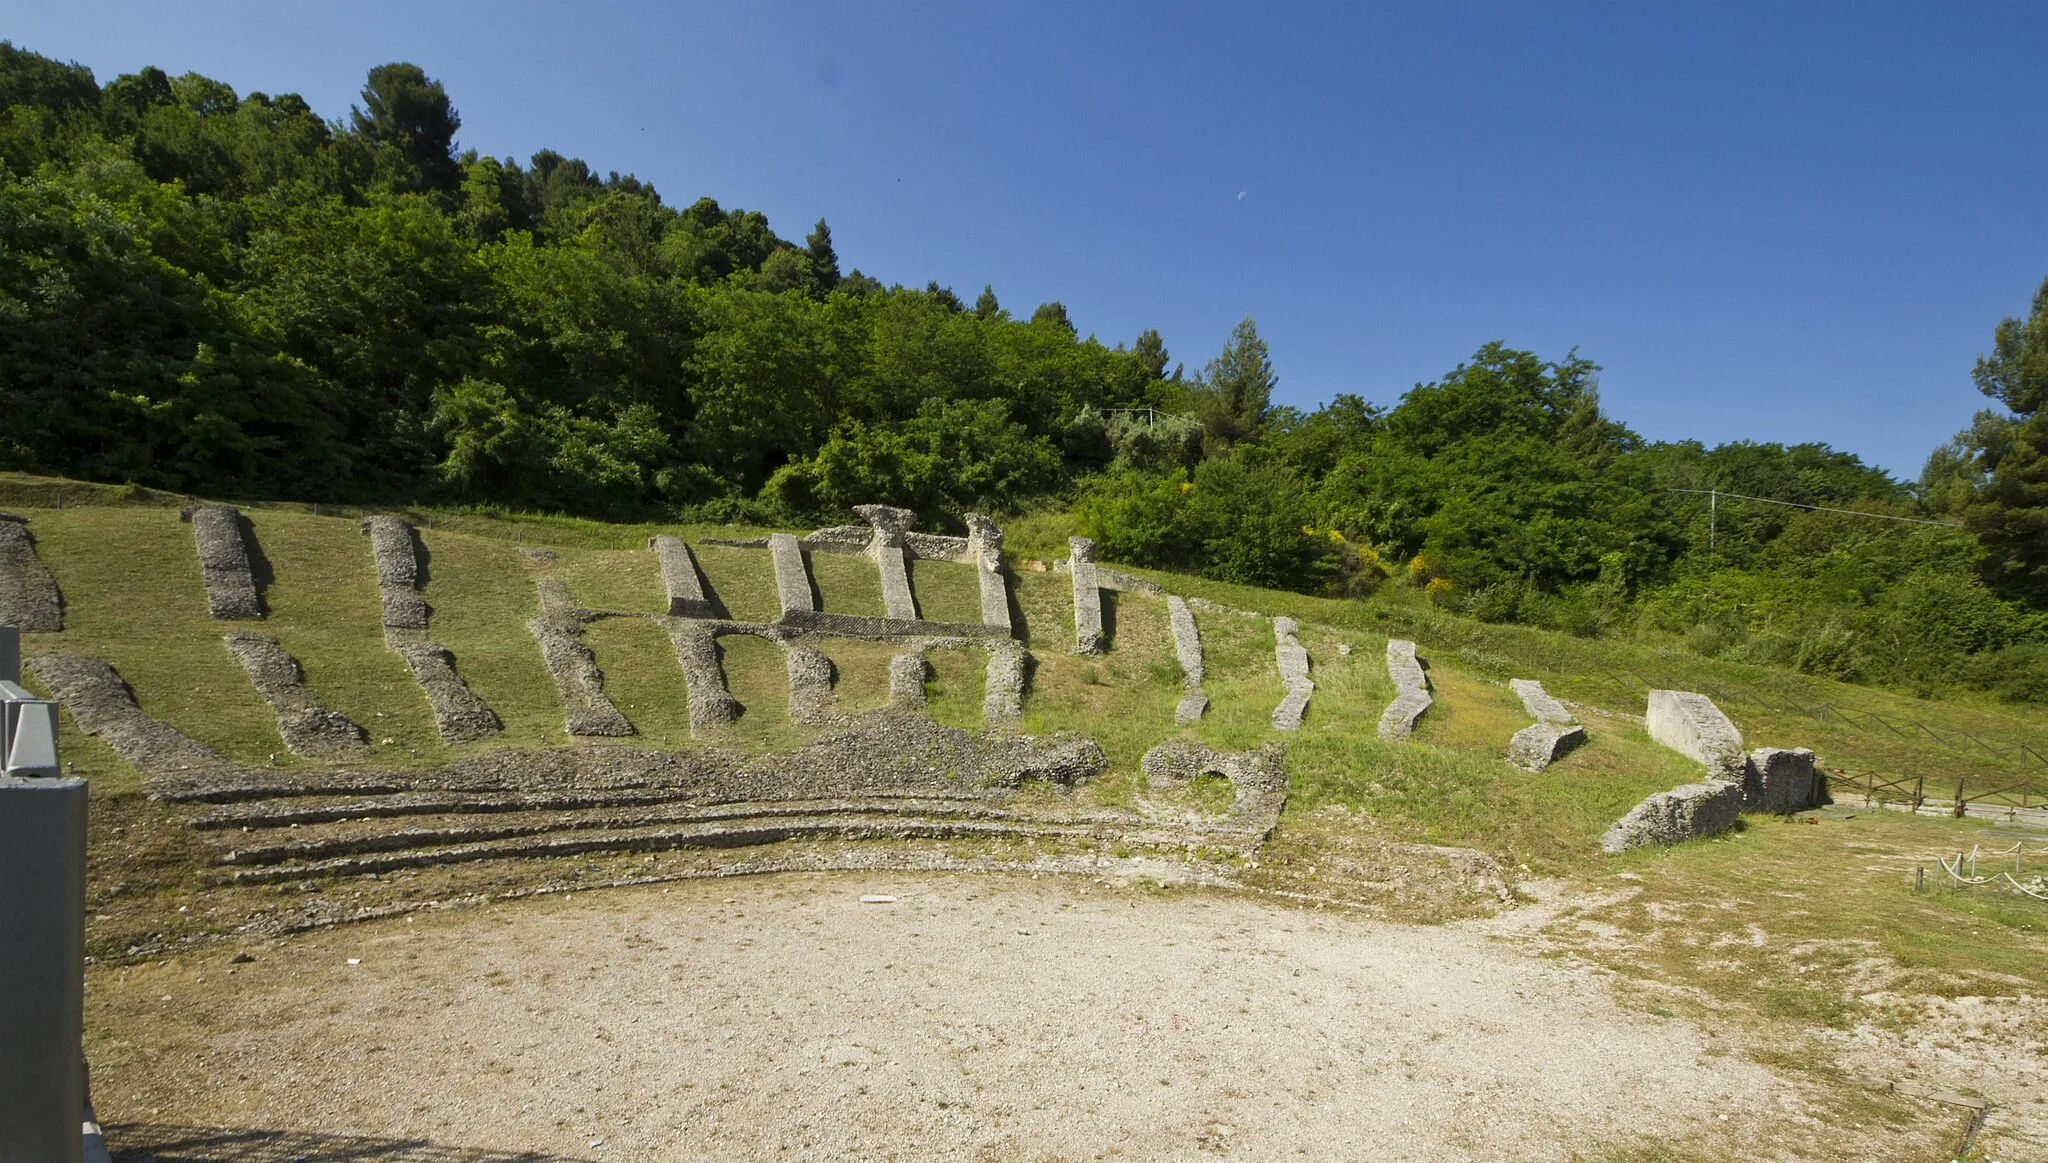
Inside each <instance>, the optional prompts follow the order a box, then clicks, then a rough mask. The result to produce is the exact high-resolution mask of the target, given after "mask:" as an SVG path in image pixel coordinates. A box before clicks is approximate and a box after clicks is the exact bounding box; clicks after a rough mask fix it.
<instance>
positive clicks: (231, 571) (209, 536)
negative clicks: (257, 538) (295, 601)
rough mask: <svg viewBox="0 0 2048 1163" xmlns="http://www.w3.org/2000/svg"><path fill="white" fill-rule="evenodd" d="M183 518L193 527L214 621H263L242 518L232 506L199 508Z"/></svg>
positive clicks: (207, 597)
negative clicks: (245, 619) (243, 532)
mask: <svg viewBox="0 0 2048 1163" xmlns="http://www.w3.org/2000/svg"><path fill="white" fill-rule="evenodd" d="M181 516H183V517H184V519H185V520H187V521H189V522H191V523H192V540H193V542H194V544H195V545H196V546H197V547H198V550H199V572H200V576H201V578H202V579H203V580H204V582H205V584H206V609H207V612H208V613H209V614H211V615H212V616H213V617H215V618H222V619H240V618H261V617H262V616H263V603H262V602H261V601H260V600H259V599H258V598H257V596H256V576H255V573H254V572H253V571H252V570H251V569H250V567H249V546H248V544H247V543H246V542H245V541H244V540H243V539H242V514H241V513H240V512H239V511H238V510H236V508H235V507H234V506H233V505H198V506H195V507H193V508H190V509H186V510H185V511H184V512H183V513H182V514H181Z"/></svg>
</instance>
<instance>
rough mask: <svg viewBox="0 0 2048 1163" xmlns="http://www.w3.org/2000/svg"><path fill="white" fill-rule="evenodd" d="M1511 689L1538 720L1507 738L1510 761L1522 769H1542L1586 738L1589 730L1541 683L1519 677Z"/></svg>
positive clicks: (1512, 682)
mask: <svg viewBox="0 0 2048 1163" xmlns="http://www.w3.org/2000/svg"><path fill="white" fill-rule="evenodd" d="M1508 689H1509V690H1512V691H1514V692H1515V695H1516V696H1517V697H1519V698H1520V699H1521V700H1522V706H1523V707H1524V708H1525V709H1527V710H1528V712H1529V715H1530V717H1531V718H1533V719H1535V720H1536V722H1535V723H1533V724H1531V725H1530V726H1527V727H1524V728H1522V729H1521V730H1519V731H1517V732H1515V736H1514V738H1513V739H1510V740H1509V741H1508V762H1509V763H1512V764H1514V765H1515V766H1516V767H1519V768H1521V769H1522V770H1523V771H1542V770H1543V769H1544V768H1546V767H1549V766H1550V765H1551V764H1552V763H1555V762H1557V761H1558V760H1559V759H1562V758H1564V756H1565V754H1566V753H1567V752H1569V751H1571V749H1572V748H1574V747H1577V746H1578V745H1579V744H1581V743H1584V742H1585V741H1586V729H1585V728H1584V727H1581V726H1579V725H1578V724H1577V723H1574V722H1573V721H1572V713H1571V712H1570V711H1568V710H1566V709H1565V706H1564V704H1563V703H1560V702H1558V701H1557V700H1556V699H1554V698H1551V697H1550V693H1549V692H1548V691H1545V690H1544V689H1543V684H1542V683H1540V682H1536V681H1535V680H1533V679H1526V678H1518V679H1514V680H1511V681H1510V682H1509V683H1508Z"/></svg>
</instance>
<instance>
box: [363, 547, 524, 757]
mask: <svg viewBox="0 0 2048 1163" xmlns="http://www.w3.org/2000/svg"><path fill="white" fill-rule="evenodd" d="M363 532H364V533H365V534H367V535H368V536H369V538H370V552H371V555H372V557H373V558H374V560H375V561H376V564H377V592H378V596H379V599H380V601H379V604H380V606H381V608H382V611H383V614H382V621H383V623H384V645H385V647H386V648H387V649H389V650H390V651H392V652H393V653H394V654H397V655H398V656H399V657H401V658H403V659H405V665H406V668H407V669H409V670H410V671H411V672H412V677H413V681H414V682H417V683H419V685H420V690H421V691H423V692H424V693H425V694H426V696H427V706H428V708H429V709H431V710H432V711H433V714H434V729H435V730H436V731H438V732H439V733H440V736H441V738H442V739H444V740H446V741H447V742H450V743H467V742H471V741H473V740H477V739H483V738H487V737H489V736H492V735H496V734H497V733H498V732H499V731H501V730H503V729H504V724H503V723H501V722H499V720H498V716H497V713H496V712H495V711H492V710H491V708H490V707H489V706H488V705H486V704H485V703H484V701H483V700H482V699H480V698H478V697H476V695H475V694H474V693H472V692H471V691H470V689H469V684H468V683H465V682H463V681H462V676H461V675H460V674H458V673H456V670H455V656H454V654H452V653H450V652H449V650H448V648H447V647H445V646H443V645H441V644H440V643H438V642H434V641H431V640H429V639H428V637H427V633H426V631H427V620H428V617H429V615H430V613H431V611H430V609H429V607H428V606H427V603H426V601H425V599H423V598H422V597H421V596H420V594H419V584H420V544H419V534H418V533H417V532H416V531H415V530H414V529H413V527H412V525H411V524H410V523H409V522H407V521H405V520H403V519H401V518H398V517H392V516H376V517H372V518H370V519H369V520H367V521H365V522H363ZM543 649H545V646H543Z"/></svg>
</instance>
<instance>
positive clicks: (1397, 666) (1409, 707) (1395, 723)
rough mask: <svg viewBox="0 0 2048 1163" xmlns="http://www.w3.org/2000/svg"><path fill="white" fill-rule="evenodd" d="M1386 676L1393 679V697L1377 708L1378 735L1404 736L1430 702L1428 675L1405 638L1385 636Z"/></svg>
mask: <svg viewBox="0 0 2048 1163" xmlns="http://www.w3.org/2000/svg"><path fill="white" fill-rule="evenodd" d="M1387 677H1388V678H1390V679H1392V680H1393V682H1394V701H1393V702H1391V703H1388V704H1387V709H1386V710H1384V711H1382V712H1380V726H1379V735H1380V738H1382V739H1406V738H1408V737H1409V736H1410V735H1412V734H1414V733H1415V721H1416V720H1417V719H1420V718H1421V717H1422V712H1424V711H1427V710H1428V709H1429V706H1430V703H1432V702H1434V701H1435V700H1433V699H1432V698H1431V697H1430V694H1429V677H1428V675H1426V674H1425V673H1423V669H1422V663H1421V662H1420V661H1418V660H1417V659H1416V657H1415V643H1413V642H1410V641H1408V640H1407V639H1405V638H1389V639H1388V640H1387Z"/></svg>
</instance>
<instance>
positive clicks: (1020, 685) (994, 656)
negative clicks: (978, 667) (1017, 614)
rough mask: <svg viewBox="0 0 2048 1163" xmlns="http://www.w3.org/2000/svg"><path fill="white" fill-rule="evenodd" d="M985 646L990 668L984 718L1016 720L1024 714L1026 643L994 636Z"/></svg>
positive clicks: (984, 688) (983, 700)
mask: <svg viewBox="0 0 2048 1163" xmlns="http://www.w3.org/2000/svg"><path fill="white" fill-rule="evenodd" d="M984 645H985V646H986V647H987V649H988V671H987V675H986V677H985V678H984V679H983V686H982V696H981V718H982V721H983V722H985V723H988V724H990V725H994V724H997V723H1010V722H1015V721H1016V720H1017V718H1018V717H1019V716H1021V715H1023V713H1024V663H1025V653H1024V644H1023V643H1022V642H1019V641H1017V640H1016V639H1014V638H992V639H989V640H988V641H987V642H986V643H984Z"/></svg>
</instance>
